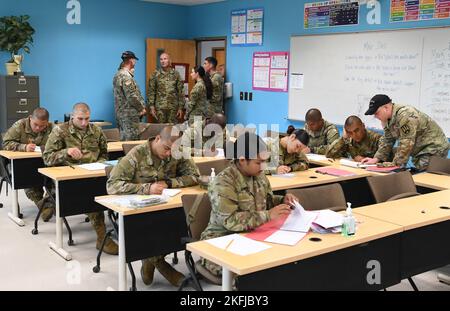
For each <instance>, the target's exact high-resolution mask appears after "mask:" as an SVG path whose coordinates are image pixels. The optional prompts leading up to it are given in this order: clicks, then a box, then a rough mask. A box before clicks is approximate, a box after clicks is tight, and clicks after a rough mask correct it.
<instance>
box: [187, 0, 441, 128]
mask: <svg viewBox="0 0 450 311" xmlns="http://www.w3.org/2000/svg"><path fill="white" fill-rule="evenodd" d="M308 2H315V1H312V0H311V1H304V0H277V1H273V0H248V1H241V0H228V1H226V2H220V3H215V4H209V5H201V6H196V7H191V8H189V20H190V21H191V22H190V27H189V34H188V36H189V37H190V38H197V37H215V36H224V35H227V36H228V40H227V42H228V47H227V79H228V80H229V81H231V82H233V83H234V97H233V99H232V100H230V101H229V102H228V111H229V121H231V122H232V123H242V124H248V123H268V124H271V123H279V124H280V130H282V131H284V130H285V129H286V128H287V126H288V125H289V124H294V125H296V126H303V122H293V121H289V120H286V117H287V114H288V94H287V93H277V92H266V91H252V55H253V53H254V52H257V51H258V52H259V51H289V49H290V37H291V36H292V35H306V34H318V33H337V32H355V31H358V32H359V31H372V30H381V29H397V28H410V27H432V26H444V25H450V19H443V20H434V21H421V22H405V23H389V9H390V1H389V0H381V1H379V3H380V4H381V24H379V25H369V24H368V23H367V21H366V16H367V13H368V12H369V9H368V8H367V7H366V5H362V6H361V9H360V15H359V25H357V26H338V27H328V28H322V29H314V30H305V29H303V15H304V14H303V9H304V3H308ZM252 7H263V8H264V9H265V12H264V14H265V17H264V44H263V46H260V47H231V46H230V43H231V42H230V33H231V30H230V21H231V11H232V10H236V9H242V8H252ZM239 91H252V92H253V101H252V102H249V101H240V100H239ZM399 100H400V99H399ZM304 104H306V105H309V106H311V107H313V106H314V103H304ZM324 117H325V118H326V117H327V116H326V115H325V116H324ZM342 122H344V120H343V121H342Z"/></svg>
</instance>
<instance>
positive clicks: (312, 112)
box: [304, 108, 339, 154]
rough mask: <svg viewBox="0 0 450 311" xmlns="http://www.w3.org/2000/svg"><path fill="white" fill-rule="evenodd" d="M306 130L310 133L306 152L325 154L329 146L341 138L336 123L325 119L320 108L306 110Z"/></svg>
mask: <svg viewBox="0 0 450 311" xmlns="http://www.w3.org/2000/svg"><path fill="white" fill-rule="evenodd" d="M305 121H306V124H305V131H306V132H307V133H308V135H309V145H308V148H306V150H305V151H304V152H305V153H317V154H325V153H326V151H327V149H328V147H329V146H330V145H331V143H332V142H334V141H335V140H336V139H338V138H339V131H338V129H337V127H336V125H334V124H332V123H330V122H328V121H325V120H324V119H323V118H322V113H321V112H320V110H319V109H316V108H312V109H309V110H308V111H307V112H306V116H305Z"/></svg>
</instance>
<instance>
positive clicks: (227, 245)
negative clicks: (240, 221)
mask: <svg viewBox="0 0 450 311" xmlns="http://www.w3.org/2000/svg"><path fill="white" fill-rule="evenodd" d="M233 241H234V239H233V240H231V241H230V243H228V245H227V247H225V250H227V249H228V247H230V245H231V243H233Z"/></svg>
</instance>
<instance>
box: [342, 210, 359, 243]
mask: <svg viewBox="0 0 450 311" xmlns="http://www.w3.org/2000/svg"><path fill="white" fill-rule="evenodd" d="M355 231H356V220H355V217H353V213H352V204H351V203H349V202H347V210H346V211H345V217H344V220H343V222H342V235H344V236H351V235H354V234H355Z"/></svg>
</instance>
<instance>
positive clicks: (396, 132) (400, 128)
mask: <svg viewBox="0 0 450 311" xmlns="http://www.w3.org/2000/svg"><path fill="white" fill-rule="evenodd" d="M365 114H366V115H375V118H377V119H378V120H380V121H381V124H383V126H384V135H383V137H382V138H381V140H380V146H379V148H378V151H377V152H376V153H375V156H374V157H373V158H370V157H368V158H365V159H363V161H362V162H363V163H368V164H375V163H378V162H384V163H383V166H406V164H407V163H408V160H409V157H410V156H411V157H412V161H413V163H414V166H415V167H416V168H417V169H418V170H424V169H426V168H427V167H428V165H429V163H430V157H431V156H438V157H441V158H447V154H448V150H449V147H450V144H449V143H448V140H447V137H445V134H444V132H443V131H442V129H441V128H440V127H439V125H438V124H437V123H436V122H435V121H433V120H432V119H431V118H430V117H429V116H428V115H426V114H425V113H423V112H421V111H419V110H417V109H416V108H414V107H411V106H402V105H398V104H394V103H393V102H392V100H391V99H390V98H389V96H387V95H384V94H378V95H375V96H374V97H372V99H371V100H370V104H369V109H368V110H367V111H366V113H365ZM397 140H398V147H397V151H396V152H395V155H394V160H393V161H392V162H386V161H389V160H388V158H389V155H390V154H391V152H392V149H393V146H394V144H395V142H396V141H397Z"/></svg>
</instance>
